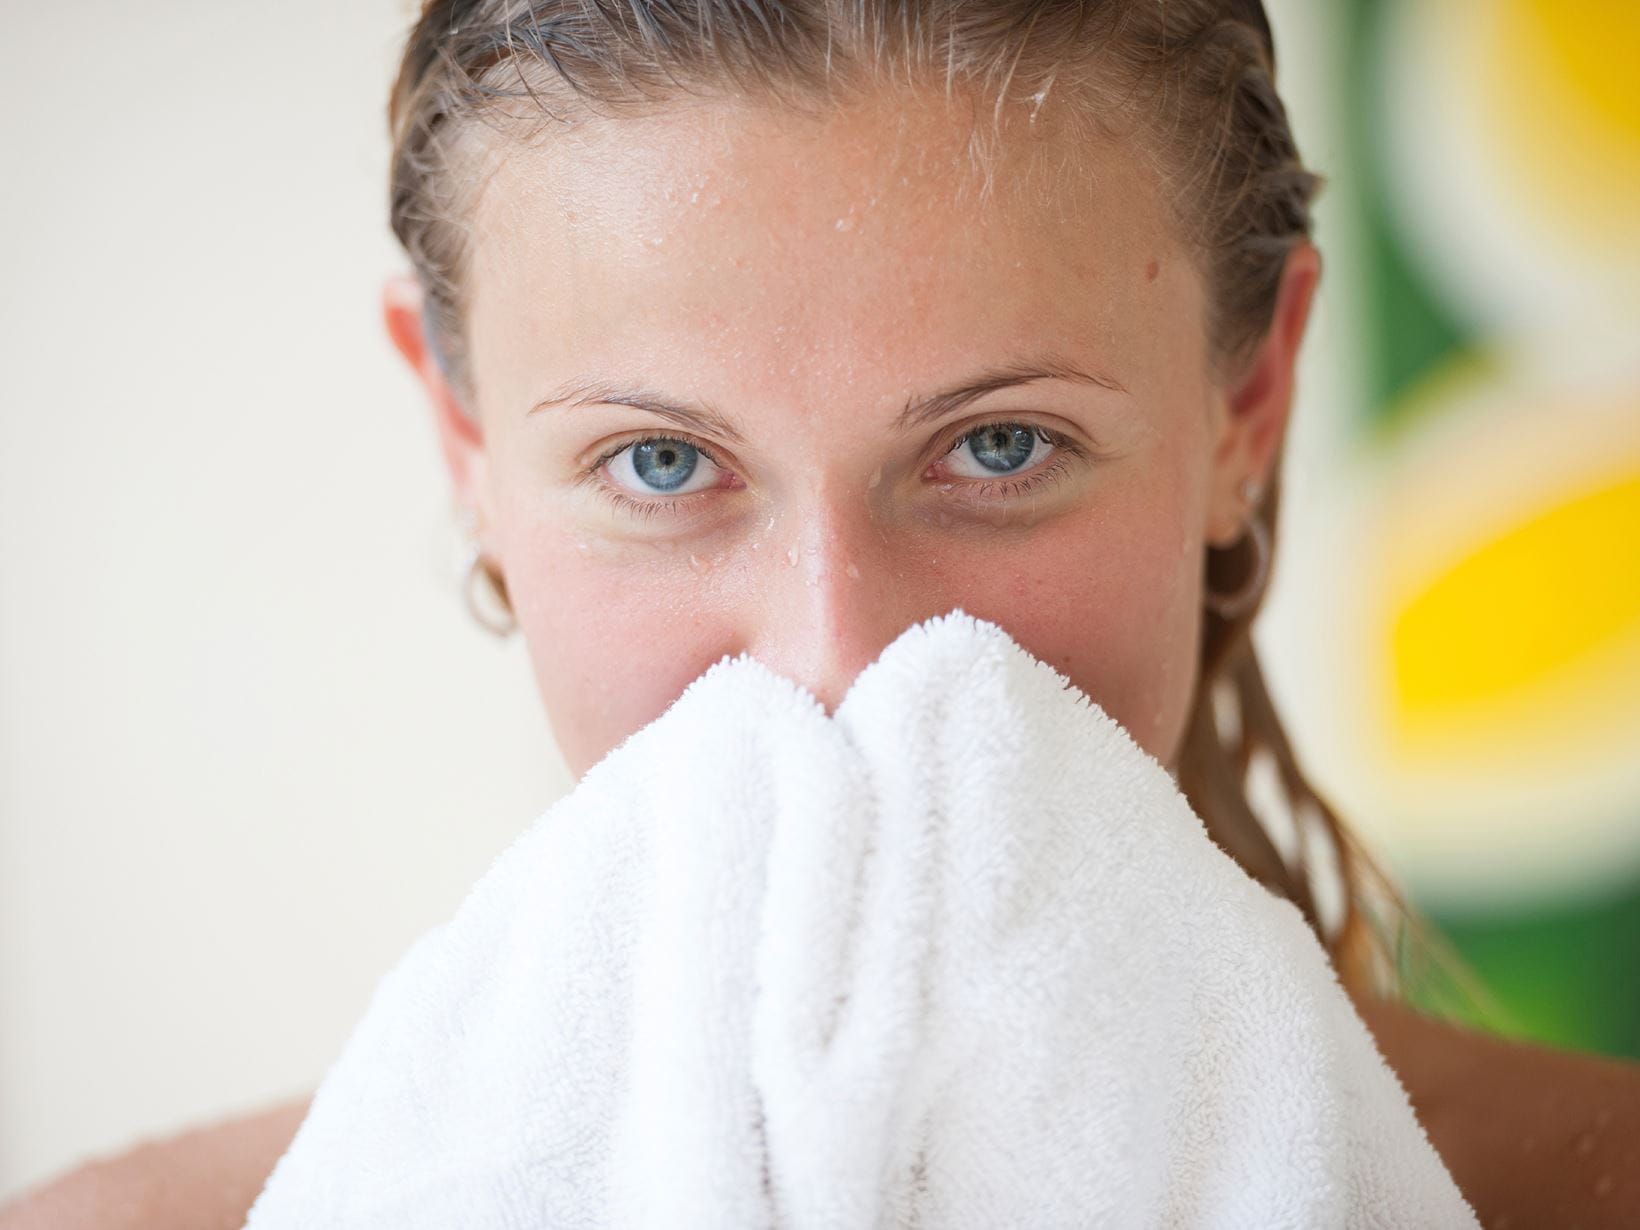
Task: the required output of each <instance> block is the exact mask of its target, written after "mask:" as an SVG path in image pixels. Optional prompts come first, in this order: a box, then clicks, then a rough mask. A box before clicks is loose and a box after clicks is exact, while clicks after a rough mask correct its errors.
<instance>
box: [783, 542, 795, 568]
mask: <svg viewBox="0 0 1640 1230" xmlns="http://www.w3.org/2000/svg"><path fill="white" fill-rule="evenodd" d="M786 563H787V564H789V565H790V566H791V567H793V568H795V567H797V548H796V547H787V548H786Z"/></svg>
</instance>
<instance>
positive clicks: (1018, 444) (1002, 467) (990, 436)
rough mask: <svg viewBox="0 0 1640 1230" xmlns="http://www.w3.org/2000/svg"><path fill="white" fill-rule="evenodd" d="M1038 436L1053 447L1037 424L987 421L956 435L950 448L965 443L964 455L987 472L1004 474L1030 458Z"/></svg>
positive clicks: (955, 448)
mask: <svg viewBox="0 0 1640 1230" xmlns="http://www.w3.org/2000/svg"><path fill="white" fill-rule="evenodd" d="M1038 440H1041V441H1042V443H1044V444H1046V445H1048V446H1049V447H1050V448H1051V447H1053V441H1052V440H1051V439H1049V438H1048V436H1047V434H1046V433H1045V432H1043V431H1042V429H1041V428H1036V427H1027V426H1026V425H1025V424H1023V423H987V424H986V425H985V426H983V427H976V428H974V429H973V430H972V431H970V432H968V433H967V434H965V435H962V436H959V437H958V438H957V442H956V444H954V445H953V446H952V451H953V452H955V451H956V450H957V449H958V448H960V447H962V446H963V445H964V444H966V445H967V446H968V455H969V456H970V457H972V458H973V459H974V460H975V461H977V462H979V464H980V465H982V466H984V467H985V469H986V470H987V471H988V472H989V473H990V474H996V475H1008V474H1014V473H1016V472H1017V471H1018V470H1019V469H1020V467H1021V466H1023V465H1024V464H1025V463H1026V462H1027V461H1029V460H1030V459H1031V455H1032V453H1034V452H1036V451H1037V447H1036V444H1037V441H1038Z"/></svg>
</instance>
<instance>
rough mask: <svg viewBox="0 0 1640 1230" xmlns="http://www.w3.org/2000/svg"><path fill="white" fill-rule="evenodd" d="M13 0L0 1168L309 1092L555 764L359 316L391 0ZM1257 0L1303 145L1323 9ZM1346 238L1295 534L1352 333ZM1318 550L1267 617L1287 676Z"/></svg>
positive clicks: (1277, 667)
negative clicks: (378, 990) (481, 612)
mask: <svg viewBox="0 0 1640 1230" xmlns="http://www.w3.org/2000/svg"><path fill="white" fill-rule="evenodd" d="M7 7H8V10H9V11H8V12H7V14H6V25H7V27H8V28H7V32H6V35H5V38H4V40H3V44H0V46H3V50H0V66H3V71H0V117H3V119H0V124H4V142H3V144H0V149H3V150H4V151H5V155H4V156H5V161H6V172H5V181H4V182H5V189H4V191H0V234H4V235H5V237H6V245H5V246H6V258H5V266H6V272H5V277H4V279H3V280H0V339H3V341H0V346H3V349H4V362H3V363H0V987H3V994H0V1199H3V1198H5V1197H6V1196H7V1195H10V1194H13V1193H15V1192H17V1191H19V1190H21V1189H23V1188H25V1187H27V1186H31V1185H32V1184H34V1183H35V1182H38V1181H40V1180H42V1179H44V1178H46V1177H48V1176H50V1175H52V1174H55V1173H56V1172H58V1171H59V1170H61V1169H63V1168H65V1167H68V1166H70V1165H73V1164H75V1163H77V1162H79V1161H82V1160H85V1159H88V1158H90V1157H92V1156H95V1155H99V1154H104V1153H108V1152H114V1151H121V1150H124V1149H125V1148H128V1147H130V1146H131V1145H132V1144H134V1143H135V1142H136V1141H137V1140H139V1139H141V1138H143V1137H145V1136H149V1135H153V1134H160V1133H168V1132H171V1131H175V1130H179V1129H181V1128H183V1127H186V1126H190V1125H193V1124H196V1123H199V1122H202V1121H206V1120H209V1119H211V1118H213V1117H217V1116H221V1115H225V1114H228V1113H234V1112H239V1111H244V1110H249V1109H253V1108H255V1107H257V1106H259V1105H261V1104H264V1103H267V1102H271V1101H274V1100H280V1099H284V1098H288V1097H292V1096H295V1095H297V1094H299V1093H303V1092H307V1091H310V1090H311V1089H312V1088H313V1087H314V1086H315V1085H316V1084H317V1082H318V1080H319V1079H320V1077H321V1076H322V1075H323V1072H324V1069H325V1066H326V1064H327V1063H328V1061H329V1060H330V1059H331V1058H333V1057H334V1055H335V1054H336V1052H337V1051H338V1049H339V1048H340V1046H341V1044H342V1042H343V1041H344V1039H345V1037H346V1035H347V1032H348V1030H349V1028H350V1027H351V1026H352V1024H353V1022H354V1021H355V1020H356V1019H357V1018H358V1016H359V1015H360V1013H362V1011H363V1009H364V1006H365V1003H366V1001H367V999H368V996H369V994H370V992H371V990H372V988H373V986H374V985H375V981H376V979H377V978H378V977H379V976H380V975H381V974H382V973H384V972H385V971H386V969H387V968H388V967H389V966H390V965H391V963H392V962H393V960H394V959H396V957H397V956H398V955H399V954H400V953H401V952H402V951H403V949H404V948H405V946H406V945H407V944H408V943H409V942H410V941H411V940H412V939H413V938H414V937H415V936H416V935H417V934H419V933H420V932H421V931H422V930H423V929H424V928H425V927H427V926H429V925H431V924H432V923H433V922H435V921H436V920H438V919H440V918H442V917H444V916H446V915H447V914H448V913H449V912H450V911H451V910H453V909H454V908H455V906H456V904H457V903H458V901H459V899H460V897H461V894H462V892H463V891H464V890H465V888H466V887H467V886H468V885H469V884H470V883H471V882H472V881H473V880H474V879H475V878H476V877H477V876H478V875H479V874H480V873H481V872H482V871H483V870H484V868H485V867H486V866H487V865H488V863H489V861H490V859H492V858H493V857H494V856H495V855H496V854H497V853H499V852H500V850H501V849H502V847H503V846H504V845H505V844H506V843H507V841H508V840H509V839H510V838H511V837H512V836H513V835H514V834H515V833H516V832H518V831H519V830H520V829H522V828H523V827H525V826H526V825H527V824H528V823H529V822H530V821H531V820H532V819H533V818H534V817H535V816H537V815H538V814H539V813H540V812H541V811H542V810H544V809H545V808H546V807H547V806H548V805H549V804H550V803H551V802H552V801H553V799H555V798H556V797H558V795H559V794H560V793H561V792H562V791H563V790H564V789H566V788H567V786H568V778H567V775H566V773H565V772H564V768H563V764H562V762H561V760H560V758H559V756H558V754H557V752H556V750H555V749H554V747H553V746H552V744H551V740H550V735H549V732H548V730H547V728H546V724H545V721H544V718H543V716H542V714H541V712H540V709H539V706H538V702H537V700H536V696H535V693H534V689H533V686H532V684H531V682H530V679H529V673H528V667H527V662H526V660H525V657H524V654H523V647H522V645H521V643H519V642H518V640H517V638H514V639H513V640H512V641H510V642H508V643H506V644H505V645H502V644H498V643H494V642H492V641H490V640H489V639H488V638H487V637H486V636H485V634H484V633H482V632H481V631H479V630H478V629H477V628H476V627H474V626H472V625H471V624H470V623H469V622H468V619H467V616H466V615H465V613H464V612H463V610H462V609H461V607H460V606H459V604H458V602H457V600H456V597H455V591H454V587H453V575H452V572H451V556H452V554H453V547H454V543H455V538H454V535H453V531H452V530H450V529H449V528H448V516H447V497H446V489H445V480H444V477H443V474H442V472H441V469H440V463H439V459H438V454H437V452H436V449H435V446H434V443H433V437H432V433H431V430H430V425H429V423H428V422H427V419H426V415H425V413H424V411H423V409H422V406H421V403H420V401H419V400H418V395H417V392H416V389H415V387H414V386H413V384H412V383H411V381H410V379H409V377H408V376H407V375H406V374H405V373H403V372H401V371H400V370H399V367H398V360H397V357H396V355H394V354H393V352H392V351H391V350H390V348H389V346H388V344H387V342H386V341H385V339H384V337H383V336H382V333H381V330H380V326H379V322H378V313H377V291H378V285H379V282H380V279H381V277H382V276H383V274H384V273H386V272H388V271H391V270H395V269H397V268H399V267H400V265H401V258H400V256H399V253H398V251H397V249H396V247H395V246H394V245H393V243H392V241H391V236H390V235H389V233H388V231H387V228H386V223H385V217H384V212H385V211H384V174H385V161H386V140H385V136H384V127H385V121H384V119H383V108H384V104H385V98H386V92H387V85H388V81H389V77H390V73H391V70H392V67H393V60H394V57H395V55H396V52H397V50H398V43H399V41H400V39H401V38H402V34H403V31H404V28H405V23H406V15H407V9H408V5H407V4H406V3H401V2H399V0H354V2H352V3H348V4H337V3H335V2H334V0H288V2H287V3H285V4H282V5H273V6H270V5H267V4H252V3H248V2H245V0H235V2H232V3H230V2H226V0H219V2H217V3H212V4H201V3H183V2H182V0H148V2H147V3H145V4H141V5H130V4H115V3H111V2H109V0H101V2H99V3H95V4H91V5H85V4H81V5H75V6H71V7H68V6H61V5H46V4H31V5H24V4H13V5H9V6H7ZM1273 10H1274V13H1275V17H1276V21H1277V30H1278V43H1280V44H1281V45H1282V51H1283V56H1284V60H1285V61H1286V64H1287V65H1288V66H1290V67H1289V69H1288V72H1287V73H1286V80H1287V81H1288V83H1289V84H1288V90H1289V95H1290V97H1291V98H1292V100H1293V106H1294V109H1295V111H1296V112H1297V113H1298V118H1299V131H1300V137H1301V140H1302V141H1303V142H1304V143H1305V146H1306V152H1307V153H1308V154H1309V155H1310V156H1311V158H1312V160H1315V161H1317V162H1320V163H1322V164H1323V165H1324V167H1325V164H1326V162H1327V157H1326V155H1327V151H1328V148H1329V146H1330V145H1331V144H1333V143H1332V142H1331V140H1330V137H1329V135H1328V134H1329V130H1328V128H1327V127H1326V123H1327V120H1326V117H1325V116H1324V115H1323V114H1322V113H1321V112H1320V111H1319V109H1318V108H1317V107H1315V106H1314V105H1312V104H1311V102H1310V101H1309V98H1310V94H1311V93H1312V91H1313V87H1314V82H1315V80H1316V79H1317V77H1318V76H1319V74H1321V73H1322V72H1323V71H1324V65H1323V64H1322V63H1321V62H1319V61H1317V60H1316V59H1315V55H1316V51H1315V49H1314V46H1313V43H1314V36H1313V34H1312V32H1311V31H1309V30H1307V29H1298V28H1295V26H1294V21H1293V20H1292V18H1293V17H1294V16H1296V17H1298V19H1299V20H1300V21H1304V20H1308V19H1309V18H1308V15H1307V13H1306V10H1305V8H1304V6H1303V5H1302V4H1301V0H1286V2H1284V3H1282V4H1279V5H1276V6H1273ZM1306 59H1308V60H1309V61H1310V63H1309V64H1306V63H1305V61H1306ZM1326 169H1328V170H1333V168H1331V167H1326ZM1326 224H1327V223H1326V213H1325V211H1324V212H1323V225H1326ZM1329 260H1330V261H1331V262H1332V267H1331V269H1330V271H1329V277H1330V278H1331V281H1330V283H1329V286H1328V290H1327V294H1328V298H1327V300H1326V301H1325V302H1324V303H1323V305H1322V307H1321V308H1320V309H1319V313H1320V314H1319V316H1318V319H1317V324H1316V336H1315V337H1314V338H1312V346H1311V352H1310V353H1309V354H1308V355H1307V356H1306V359H1305V369H1304V389H1305V392H1304V404H1303V406H1302V407H1301V410H1300V413H1299V417H1298V420H1297V423H1296V425H1295V429H1294V438H1293V440H1292V441H1291V442H1290V445H1289V447H1290V449H1291V450H1292V453H1293V456H1292V457H1291V458H1290V460H1289V465H1290V467H1291V468H1292V470H1293V471H1294V474H1293V478H1292V480H1291V482H1290V489H1289V496H1288V501H1287V508H1288V509H1289V510H1291V511H1290V512H1288V513H1287V514H1286V518H1285V519H1286V520H1287V523H1288V525H1289V526H1295V525H1296V526H1297V527H1298V528H1295V529H1292V531H1291V532H1290V534H1289V537H1288V540H1287V541H1286V542H1284V544H1283V552H1284V559H1291V560H1293V561H1301V560H1302V558H1303V556H1304V554H1305V552H1306V551H1309V550H1313V549H1315V543H1316V542H1317V540H1316V539H1315V537H1314V532H1313V531H1306V530H1305V529H1304V528H1303V516H1302V514H1303V509H1304V506H1305V501H1306V499H1307V498H1308V497H1307V495H1306V492H1305V485H1304V479H1303V469H1304V458H1305V457H1306V456H1311V455H1315V454H1317V453H1319V452H1320V451H1323V450H1326V449H1328V448H1330V447H1332V441H1333V437H1334V432H1335V424H1336V421H1337V416H1339V415H1341V414H1342V413H1343V412H1344V411H1345V410H1346V409H1347V408H1348V402H1347V400H1346V398H1345V396H1344V391H1345V389H1346V388H1347V387H1348V385H1349V375H1350V372H1351V371H1352V370H1353V369H1352V366H1351V364H1352V362H1353V360H1352V359H1351V356H1350V354H1349V352H1348V351H1347V349H1346V348H1345V347H1344V346H1343V342H1344V340H1345V339H1344V337H1343V330H1342V328H1341V327H1340V326H1339V324H1338V323H1337V322H1338V320H1339V313H1340V312H1341V311H1342V310H1343V309H1342V308H1340V307H1339V306H1337V304H1336V301H1335V300H1336V296H1337V295H1338V294H1339V293H1340V292H1342V291H1345V290H1346V289H1347V282H1345V281H1344V280H1343V279H1345V278H1347V277H1348V257H1347V254H1341V253H1340V251H1339V249H1338V246H1337V244H1336V243H1334V245H1333V247H1332V248H1330V249H1329ZM1340 267H1342V269H1343V273H1342V276H1340ZM1288 553H1290V555H1289V554H1288ZM1301 577H1302V571H1301V569H1299V570H1297V571H1294V570H1292V569H1289V573H1288V575H1287V576H1285V577H1281V578H1280V581H1279V584H1278V586H1277V589H1276V590H1275V592H1274V593H1273V594H1272V600H1271V601H1272V609H1271V610H1270V612H1269V615H1268V616H1267V619H1268V623H1267V627H1266V628H1265V629H1264V630H1261V638H1263V639H1265V640H1267V641H1268V642H1269V651H1270V652H1271V653H1272V656H1273V657H1274V659H1275V660H1274V661H1273V662H1272V666H1271V669H1272V672H1273V673H1274V674H1275V676H1276V677H1275V685H1276V686H1277V689H1278V691H1279V692H1281V693H1282V694H1283V696H1285V697H1288V698H1289V699H1290V700H1291V701H1292V702H1293V703H1294V704H1308V703H1309V702H1308V701H1307V699H1306V696H1305V693H1304V691H1303V686H1302V682H1301V680H1302V657H1303V652H1302V646H1303V644H1304V633H1303V628H1304V627H1305V626H1306V621H1305V620H1304V618H1303V615H1304V609H1305V604H1306V602H1307V599H1306V598H1305V597H1304V596H1303V595H1302V592H1301V586H1300V584H1299V582H1300V580H1301ZM1298 738H1299V742H1300V743H1301V745H1302V743H1303V742H1304V740H1303V737H1302V732H1300V735H1299V736H1298Z"/></svg>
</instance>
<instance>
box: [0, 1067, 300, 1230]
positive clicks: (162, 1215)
mask: <svg viewBox="0 0 1640 1230" xmlns="http://www.w3.org/2000/svg"><path fill="white" fill-rule="evenodd" d="M309 1101H311V1095H310V1096H308V1097H303V1098H299V1099H297V1100H295V1101H291V1102H285V1103H281V1104H280V1105H278V1106H274V1107H271V1108H269V1109H266V1110H260V1111H257V1112H255V1113H253V1114H248V1115H242V1116H238V1117H236V1118H233V1119H228V1120H226V1121H224V1122H221V1123H215V1124H211V1125H208V1126H204V1127H198V1128H193V1129H191V1130H189V1131H186V1132H182V1133H180V1134H178V1135H175V1136H168V1137H165V1138H162V1139H159V1140H150V1141H144V1142H143V1143H142V1144H140V1145H138V1146H137V1147H136V1148H134V1149H132V1150H130V1151H129V1152H126V1153H122V1154H119V1155H118V1156H115V1157H103V1158H96V1159H94V1160H92V1161H90V1162H87V1163H85V1164H84V1165H82V1166H79V1167H77V1168H76V1169H74V1170H70V1171H68V1172H67V1173H65V1174H63V1175H61V1176H59V1177H58V1178H56V1179H53V1180H51V1181H50V1182H48V1183H46V1184H44V1185H42V1186H40V1187H37V1188H35V1189H34V1190H32V1191H29V1192H25V1193H24V1194H23V1195H22V1196H21V1197H19V1198H18V1199H16V1200H15V1201H13V1202H11V1203H9V1204H7V1205H5V1206H4V1207H0V1230H46V1228H47V1227H49V1228H50V1230H91V1227H97V1228H98V1230H157V1228H158V1227H161V1226H163V1227H166V1228H167V1230H239V1228H240V1227H242V1226H243V1225H244V1224H245V1216H246V1214H247V1213H249V1212H250V1207H251V1204H252V1203H253V1202H254V1201H255V1199H256V1197H257V1194H258V1193H259V1192H261V1190H262V1185H263V1184H264V1183H265V1182H266V1181H267V1177H268V1174H269V1172H270V1171H272V1170H273V1165H274V1163H275V1162H276V1161H278V1160H279V1157H280V1155H281V1154H283V1153H284V1151H285V1149H286V1148H287V1147H288V1146H289V1144H290V1141H291V1137H293V1136H294V1135H295V1134H296V1129H297V1127H298V1126H299V1125H300V1124H301V1122H302V1119H303V1118H304V1117H305V1116H306V1114H307V1108H308V1103H309Z"/></svg>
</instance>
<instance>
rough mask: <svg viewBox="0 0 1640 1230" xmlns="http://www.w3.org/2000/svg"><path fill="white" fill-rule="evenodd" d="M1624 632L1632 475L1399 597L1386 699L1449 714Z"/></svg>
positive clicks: (1637, 491) (1523, 683)
mask: <svg viewBox="0 0 1640 1230" xmlns="http://www.w3.org/2000/svg"><path fill="white" fill-rule="evenodd" d="M1630 635H1633V636H1640V473H1636V474H1635V475H1633V476H1632V477H1629V478H1625V479H1623V480H1620V481H1618V482H1616V483H1615V484H1612V485H1608V486H1605V487H1602V488H1599V489H1596V490H1593V491H1589V492H1587V493H1585V494H1582V495H1579V496H1577V497H1575V498H1573V499H1571V500H1568V501H1566V502H1565V503H1562V504H1560V505H1558V506H1556V507H1553V508H1549V509H1547V510H1545V511H1543V512H1542V513H1540V514H1538V515H1537V516H1535V517H1533V518H1531V519H1530V520H1527V521H1525V522H1522V523H1521V524H1519V525H1517V526H1515V527H1514V528H1512V529H1510V530H1508V531H1507V532H1505V533H1503V534H1502V535H1500V536H1499V537H1497V538H1495V539H1493V540H1491V541H1490V542H1487V543H1485V544H1484V545H1482V546H1481V547H1480V548H1478V549H1477V550H1475V551H1474V552H1472V553H1471V554H1469V555H1468V556H1466V557H1465V558H1463V559H1461V560H1459V561H1458V562H1457V563H1456V564H1454V565H1453V566H1452V567H1451V568H1450V569H1449V570H1447V571H1446V572H1445V573H1444V574H1442V575H1440V576H1439V577H1437V578H1435V579H1434V580H1433V581H1432V582H1431V583H1429V584H1428V585H1427V586H1426V587H1425V588H1423V589H1422V590H1421V591H1420V592H1418V593H1416V594H1415V595H1414V596H1413V597H1412V598H1411V599H1410V600H1409V601H1408V602H1406V604H1405V605H1404V607H1403V608H1402V609H1401V611H1400V613H1399V615H1398V616H1396V617H1394V619H1393V623H1392V631H1391V670H1392V676H1393V681H1394V682H1393V688H1394V697H1395V705H1396V708H1397V710H1398V711H1399V717H1400V718H1401V719H1402V720H1403V721H1408V722H1411V723H1412V724H1414V725H1416V724H1418V723H1419V721H1420V720H1421V719H1435V720H1439V719H1441V718H1442V717H1443V716H1444V717H1450V716H1452V715H1453V711H1454V710H1460V709H1468V708H1471V707H1477V706H1484V705H1487V704H1488V703H1489V702H1493V701H1496V700H1499V699H1501V698H1503V697H1505V696H1507V695H1508V694H1510V693H1513V692H1516V691H1518V690H1520V689H1522V688H1524V687H1527V686H1528V685H1531V684H1534V683H1537V682H1540V681H1543V680H1545V679H1546V678H1547V677H1548V676H1551V675H1553V674H1554V673H1555V672H1557V671H1559V670H1561V669H1562V668H1565V667H1567V666H1568V665H1571V664H1573V663H1576V662H1577V661H1578V660H1580V659H1582V658H1584V657H1586V656H1587V655H1589V654H1591V653H1593V652H1596V651H1598V650H1600V649H1601V648H1603V647H1607V646H1610V645H1611V644H1612V643H1613V642H1615V641H1618V640H1620V639H1622V638H1624V637H1625V636H1630ZM1634 687H1635V689H1637V690H1640V677H1637V678H1636V679H1635V680H1634Z"/></svg>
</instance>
